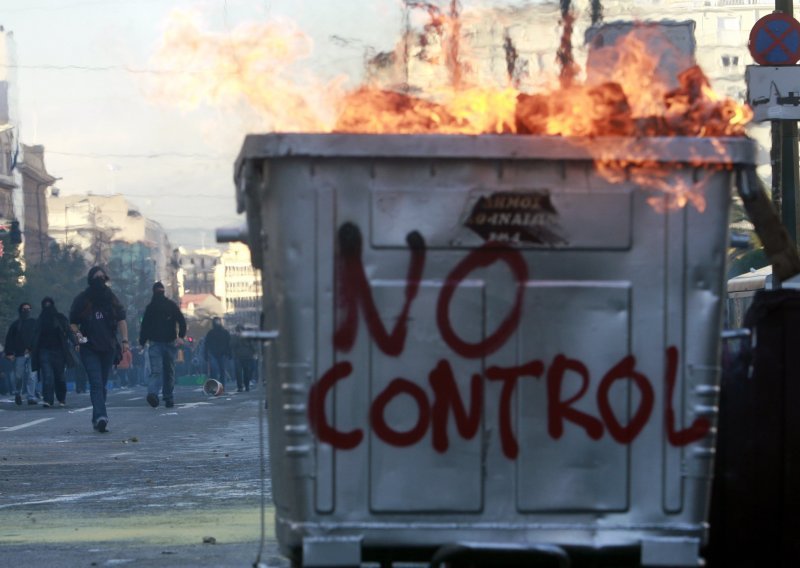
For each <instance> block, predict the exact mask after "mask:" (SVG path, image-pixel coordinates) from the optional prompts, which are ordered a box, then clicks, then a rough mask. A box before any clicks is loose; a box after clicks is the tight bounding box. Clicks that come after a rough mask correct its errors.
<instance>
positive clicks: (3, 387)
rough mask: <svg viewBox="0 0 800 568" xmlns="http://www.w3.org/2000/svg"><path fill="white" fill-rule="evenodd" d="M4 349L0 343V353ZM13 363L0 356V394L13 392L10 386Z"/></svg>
mask: <svg viewBox="0 0 800 568" xmlns="http://www.w3.org/2000/svg"><path fill="white" fill-rule="evenodd" d="M4 350H5V347H4V346H3V344H2V343H0V353H2V352H3V351H4ZM13 367H14V365H12V364H11V361H9V360H8V359H6V358H5V357H0V395H3V396H5V395H7V394H11V393H12V392H14V388H13V387H12V386H11V369H12V368H13Z"/></svg>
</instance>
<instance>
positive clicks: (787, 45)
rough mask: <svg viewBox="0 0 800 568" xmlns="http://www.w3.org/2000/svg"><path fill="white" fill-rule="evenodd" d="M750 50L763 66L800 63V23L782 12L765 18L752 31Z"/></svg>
mask: <svg viewBox="0 0 800 568" xmlns="http://www.w3.org/2000/svg"><path fill="white" fill-rule="evenodd" d="M748 48H749V49H750V55H752V56H753V59H754V60H755V62H756V63H759V64H761V65H794V64H795V63H797V62H798V61H800V22H798V21H797V20H795V19H794V18H793V17H791V16H789V15H787V14H784V13H782V12H774V13H772V14H769V15H768V16H764V17H763V18H761V19H760V20H758V21H757V22H756V24H755V25H754V26H753V29H752V30H751V31H750V41H749V42H748Z"/></svg>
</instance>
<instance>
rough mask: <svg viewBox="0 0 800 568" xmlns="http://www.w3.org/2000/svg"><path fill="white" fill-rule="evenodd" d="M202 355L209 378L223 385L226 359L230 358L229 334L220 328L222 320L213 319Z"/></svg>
mask: <svg viewBox="0 0 800 568" xmlns="http://www.w3.org/2000/svg"><path fill="white" fill-rule="evenodd" d="M204 343H205V344H204V345H203V355H204V356H205V359H206V361H208V363H209V365H210V367H211V373H210V375H211V378H212V379H217V380H218V381H219V382H221V383H222V385H223V386H224V385H225V377H226V376H227V374H228V373H227V371H226V369H227V365H228V359H229V358H230V356H231V334H230V333H229V332H228V330H227V329H225V328H224V327H222V320H221V319H219V318H216V317H215V318H213V319H212V320H211V329H210V330H209V332H208V333H207V334H206V337H205V342H204Z"/></svg>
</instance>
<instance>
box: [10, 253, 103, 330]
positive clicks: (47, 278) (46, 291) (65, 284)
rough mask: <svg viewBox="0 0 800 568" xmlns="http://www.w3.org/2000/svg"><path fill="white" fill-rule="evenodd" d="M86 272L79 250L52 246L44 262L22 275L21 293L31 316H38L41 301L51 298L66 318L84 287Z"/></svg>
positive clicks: (31, 267)
mask: <svg viewBox="0 0 800 568" xmlns="http://www.w3.org/2000/svg"><path fill="white" fill-rule="evenodd" d="M87 269H88V267H87V265H86V261H85V260H84V256H83V254H82V253H81V251H80V250H79V249H77V248H75V247H74V246H71V245H67V246H64V245H59V244H57V243H51V245H50V249H49V251H48V255H47V261H46V262H44V263H42V264H37V265H32V266H29V267H28V268H27V270H26V271H25V286H24V292H25V295H26V299H27V300H28V301H29V302H31V304H32V305H33V311H34V314H38V312H39V306H40V304H41V301H42V298H44V297H46V296H50V297H51V298H53V300H55V303H56V306H57V307H58V310H59V311H60V312H62V313H64V314H65V315H66V314H67V312H68V310H69V307H70V305H71V304H72V300H73V299H74V298H75V296H77V295H78V293H79V292H80V291H81V290H83V289H84V288H85V287H86V272H87Z"/></svg>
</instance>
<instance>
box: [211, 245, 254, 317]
mask: <svg viewBox="0 0 800 568" xmlns="http://www.w3.org/2000/svg"><path fill="white" fill-rule="evenodd" d="M214 295H215V296H217V297H218V298H220V299H221V300H222V305H223V307H224V310H225V323H226V325H228V326H229V327H234V326H236V325H243V326H245V325H249V326H258V325H259V324H260V322H261V274H260V272H259V271H257V270H255V269H254V268H253V265H252V263H251V261H250V249H249V248H248V246H247V245H245V244H242V243H231V244H229V245H228V248H227V250H225V251H224V252H223V253H222V256H221V258H220V263H219V264H218V265H217V266H216V269H215V271H214Z"/></svg>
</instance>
